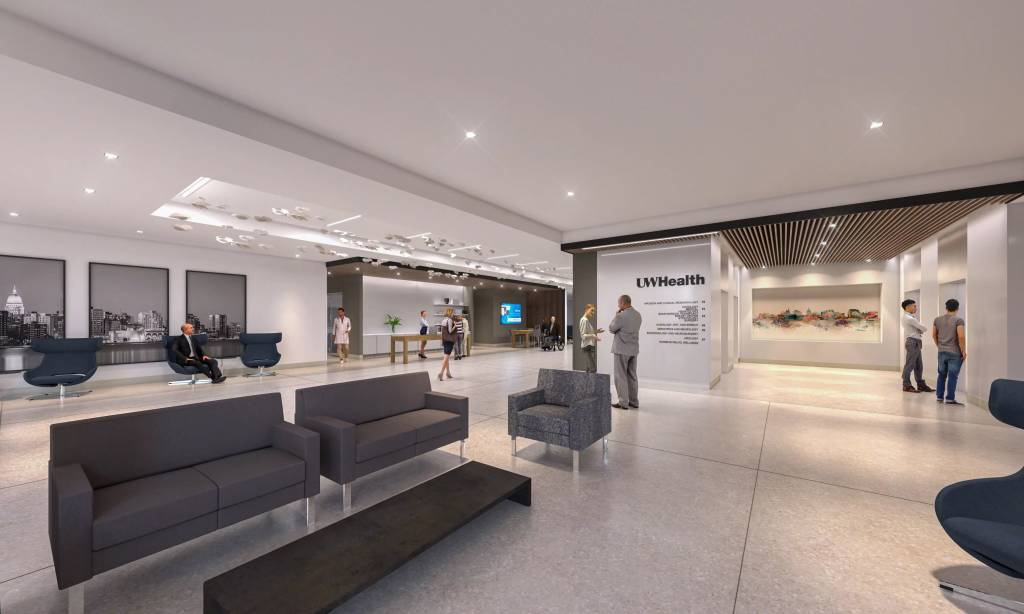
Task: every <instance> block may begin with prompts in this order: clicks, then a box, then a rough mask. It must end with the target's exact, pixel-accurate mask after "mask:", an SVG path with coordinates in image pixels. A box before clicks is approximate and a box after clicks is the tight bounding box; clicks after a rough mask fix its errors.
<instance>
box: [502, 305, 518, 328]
mask: <svg viewBox="0 0 1024 614" xmlns="http://www.w3.org/2000/svg"><path fill="white" fill-rule="evenodd" d="M501 323H502V324H522V323H523V305H522V304H521V303H502V304H501Z"/></svg>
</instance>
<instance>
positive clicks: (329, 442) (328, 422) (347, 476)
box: [303, 416, 356, 484]
mask: <svg viewBox="0 0 1024 614" xmlns="http://www.w3.org/2000/svg"><path fill="white" fill-rule="evenodd" d="M303 426H304V427H305V428H307V429H310V430H312V431H316V432H317V433H318V434H319V435H320V474H321V475H323V476H324V477H325V478H327V479H329V480H332V481H334V482H336V483H338V484H347V483H349V482H351V481H352V480H354V479H356V473H355V467H356V425H354V424H352V423H351V422H345V421H344V420H339V419H337V418H332V417H330V416H312V417H309V418H306V420H305V422H304V423H303Z"/></svg>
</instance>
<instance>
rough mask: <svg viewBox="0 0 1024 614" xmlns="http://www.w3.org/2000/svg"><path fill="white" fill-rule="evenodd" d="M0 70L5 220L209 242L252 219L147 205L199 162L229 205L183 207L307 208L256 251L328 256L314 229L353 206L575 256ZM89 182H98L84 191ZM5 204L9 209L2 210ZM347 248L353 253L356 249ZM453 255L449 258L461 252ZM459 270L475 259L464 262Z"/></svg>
mask: <svg viewBox="0 0 1024 614" xmlns="http://www.w3.org/2000/svg"><path fill="white" fill-rule="evenodd" d="M0 83H4V84H16V86H15V87H5V88H4V92H3V95H2V96H0V118H2V119H0V121H2V125H3V130H2V134H3V145H4V146H3V147H2V148H0V222H8V223H10V224H14V225H15V226H5V227H2V228H0V231H3V232H8V231H11V232H14V231H16V230H13V229H15V228H16V225H17V224H30V225H36V226H47V227H55V228H65V229H70V230H78V231H85V232H93V233H99V234H106V235H113V236H122V237H132V238H136V239H140V240H146V241H160V242H168V243H175V244H185V245H199V246H203V247H214V248H221V249H237V248H232V247H231V246H229V245H224V244H221V243H218V242H217V241H216V237H217V236H224V235H227V234H233V236H235V237H237V235H238V234H243V233H245V232H246V231H248V230H251V229H252V227H253V223H252V222H246V223H245V224H243V223H241V222H236V226H237V227H236V229H232V231H231V233H229V232H227V231H225V230H224V229H222V228H221V227H220V225H219V223H217V224H214V223H199V222H197V223H195V224H192V226H193V229H192V230H191V231H188V232H179V231H176V230H174V229H173V224H174V223H176V222H175V220H171V219H168V218H166V217H160V216H159V215H154V213H159V211H160V209H161V208H162V207H164V206H165V205H168V204H169V203H173V200H174V197H175V195H177V194H178V193H179V192H181V191H182V190H183V189H185V188H186V187H187V186H188V185H189V184H191V183H192V182H193V181H194V180H195V179H196V178H198V177H201V176H206V177H212V178H214V179H215V181H211V182H210V183H209V184H207V186H206V187H205V188H203V190H201V191H200V192H197V193H196V194H194V195H193V198H198V197H199V196H204V197H207V198H208V199H209V201H210V202H212V203H215V204H222V205H224V206H226V207H228V211H227V212H220V211H218V210H214V211H210V212H204V211H201V210H199V209H195V208H194V207H191V204H190V202H185V203H183V204H182V206H183V207H184V208H185V209H186V210H188V215H190V217H195V215H196V214H200V213H201V214H207V215H213V214H215V213H220V214H221V215H223V216H225V220H224V221H225V222H231V221H232V220H231V218H230V217H228V216H229V215H230V213H231V212H244V213H247V214H250V215H256V214H260V215H268V216H273V213H272V212H271V209H272V208H273V207H286V208H294V207H296V206H305V207H308V208H310V209H311V219H310V220H309V222H307V223H304V224H297V223H296V224H293V225H291V226H287V227H286V226H285V225H284V224H281V223H277V224H270V225H269V226H273V227H275V230H274V232H273V233H272V234H274V235H276V236H274V237H273V240H267V241H266V242H265V243H267V244H271V245H273V249H268V250H259V251H258V252H256V253H261V254H267V255H276V256H281V257H289V258H292V257H295V254H296V253H298V254H299V255H300V256H301V257H302V258H310V259H314V260H323V261H328V260H336V259H337V256H334V255H332V254H330V253H327V254H322V253H320V252H319V250H317V249H316V248H315V245H316V244H321V243H322V244H327V245H331V246H337V245H338V243H337V242H336V241H335V242H334V243H331V242H330V241H329V240H328V239H329V238H330V237H329V236H326V235H323V234H321V233H320V232H319V229H320V228H323V227H325V226H326V224H328V223H329V222H333V221H336V220H339V219H343V218H345V217H349V216H352V215H356V214H359V215H361V217H360V218H358V219H356V220H353V221H351V222H348V223H346V224H344V229H345V230H347V231H350V232H353V233H358V234H359V235H361V236H363V237H365V238H372V239H383V238H384V237H385V236H386V235H388V234H401V235H403V236H408V235H413V234H418V233H423V232H431V233H434V235H435V236H438V237H445V238H447V239H448V240H449V241H450V242H451V243H452V244H454V245H460V244H462V243H468V244H478V243H479V244H481V245H483V246H484V249H486V250H487V253H488V254H489V250H490V249H494V250H495V253H499V254H500V253H513V252H518V253H520V254H522V257H523V260H519V259H518V258H517V259H516V260H519V261H520V262H530V261H541V260H547V261H549V262H550V263H551V265H552V266H568V265H570V264H571V257H570V256H569V255H568V254H565V253H563V252H561V251H560V249H559V246H558V244H557V243H555V242H553V241H550V240H546V239H543V238H540V237H537V236H535V235H533V234H530V233H527V232H523V231H521V230H517V229H514V228H510V227H508V226H506V225H503V224H499V223H496V222H493V221H491V220H488V219H484V218H481V217H477V216H474V215H471V214H468V213H464V212H461V211H458V210H455V209H452V208H451V207H448V206H445V205H443V204H440V203H437V202H434V201H431V200H428V199H425V198H421V197H419V196H415V195H413V194H410V193H408V192H405V191H402V190H397V189H395V188H392V187H389V186H386V185H383V184H381V183H377V182H374V181H370V180H368V179H365V178H363V177H360V176H357V175H354V174H351V173H348V172H345V171H342V170H339V169H337V168H334V167H331V166H327V165H325V164H320V163H317V162H313V161H311V160H309V159H307V158H304V157H301V156H297V155H293V154H290V153H287V152H284V151H282V150H280V149H276V148H273V147H269V146H267V145H264V144H261V143H258V142H256V141H253V140H250V139H246V138H243V137H240V136H238V135H235V134H232V133H229V132H226V131H223V130H219V129H217V128H214V127H211V126H209V125H206V124H203V123H200V122H197V121H194V120H191V119H187V118H184V117H182V116H180V115H175V114H173V113H169V112H167V111H164V110H161V109H157V108H155V107H152V106H149V105H146V104H142V103H140V102H138V101H135V100H132V99H130V98H126V97H124V96H120V95H117V94H113V93H111V92H109V91H106V90H103V89H100V88H97V87H93V86H91V85H86V84H84V83H82V82H80V81H76V80H73V79H70V78H67V77H63V76H59V75H57V74H54V73H52V72H48V71H45V70H41V69H39V68H36V67H34V66H30V65H28V64H25V63H22V62H18V61H15V60H12V59H10V58H7V57H5V56H2V55H0ZM105 152H114V153H117V154H118V155H119V158H118V159H117V160H114V161H108V160H106V159H105V158H104V153H105ZM86 187H89V188H93V189H95V190H96V191H95V193H93V194H86V193H85V192H84V191H83V190H84V188H86ZM189 200H191V199H189ZM11 212H16V213H18V214H19V215H18V217H16V218H15V217H11V216H10V215H9V213H11ZM317 216H320V217H322V218H323V219H322V220H319V219H317ZM192 221H193V220H189V222H192ZM276 221H278V222H280V221H282V220H280V219H278V220H276ZM277 227H280V229H281V230H277ZM302 227H304V228H302ZM285 228H288V231H286V232H285V231H284V230H285ZM138 230H142V231H143V234H141V235H140V234H138V232H137V231H138ZM0 243H2V237H0ZM300 247H301V248H303V249H302V250H301V251H299V248H300ZM351 255H353V256H356V255H362V253H360V251H359V250H357V249H354V250H353V251H352V254H351ZM387 255H388V254H384V253H381V254H380V255H379V256H380V257H385V256H387ZM446 256H447V254H438V253H436V252H433V251H431V252H430V253H422V254H416V255H415V256H414V257H409V258H404V260H405V261H407V262H414V261H420V262H424V263H429V262H430V261H431V259H433V260H439V259H442V257H446ZM392 259H395V258H392ZM449 260H452V262H450V263H449V266H451V268H456V265H457V264H458V263H461V262H462V260H457V261H456V260H455V259H449ZM463 270H474V269H471V268H468V267H464V266H463ZM481 272H486V273H487V274H490V275H495V274H497V273H496V272H493V271H490V270H486V271H481ZM526 275H527V277H529V278H532V279H539V280H544V281H549V280H550V279H551V278H552V277H557V278H560V281H563V282H564V281H568V280H571V271H570V270H568V269H563V270H559V271H546V272H538V271H536V270H531V271H530V272H528V273H527V274H526ZM564 278H568V280H566V279H564Z"/></svg>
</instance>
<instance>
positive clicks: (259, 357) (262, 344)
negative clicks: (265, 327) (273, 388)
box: [238, 333, 281, 377]
mask: <svg viewBox="0 0 1024 614" xmlns="http://www.w3.org/2000/svg"><path fill="white" fill-rule="evenodd" d="M238 340H239V341H241V342H242V364H243V365H245V366H247V367H249V368H250V369H256V370H257V371H256V372H255V373H245V374H243V377H253V376H256V377H263V376H264V375H277V371H266V370H265V369H267V368H268V367H273V366H274V365H276V364H277V363H278V362H280V361H281V353H280V352H278V351H277V344H278V343H281V333H242V334H241V335H239V337H238Z"/></svg>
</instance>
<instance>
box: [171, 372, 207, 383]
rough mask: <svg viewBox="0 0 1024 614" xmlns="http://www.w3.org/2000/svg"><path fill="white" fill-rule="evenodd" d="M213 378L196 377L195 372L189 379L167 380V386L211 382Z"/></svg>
mask: <svg viewBox="0 0 1024 614" xmlns="http://www.w3.org/2000/svg"><path fill="white" fill-rule="evenodd" d="M212 383H213V380H208V379H197V378H196V376H195V374H194V373H193V374H192V377H191V378H189V379H176V380H174V381H171V382H167V385H168V386H195V385H196V384H212Z"/></svg>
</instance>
